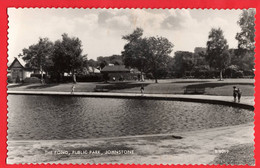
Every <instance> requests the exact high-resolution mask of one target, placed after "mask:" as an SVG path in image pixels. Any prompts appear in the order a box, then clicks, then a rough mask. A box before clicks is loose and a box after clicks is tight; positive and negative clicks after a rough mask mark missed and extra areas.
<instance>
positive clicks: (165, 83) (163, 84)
mask: <svg viewBox="0 0 260 168" xmlns="http://www.w3.org/2000/svg"><path fill="white" fill-rule="evenodd" d="M97 85H98V86H100V87H102V88H105V89H107V90H108V91H109V92H121V93H140V87H141V85H144V89H145V93H147V94H149V93H158V94H184V91H185V89H186V88H204V89H205V93H204V94H205V95H217V96H232V94H233V90H232V89H233V86H237V87H239V88H240V89H241V90H242V95H243V96H254V80H253V79H225V80H224V81H218V80H217V79H203V80H202V79H167V80H159V83H154V81H152V80H147V81H145V82H136V81H127V82H109V83H103V82H91V83H77V84H76V85H75V86H76V87H75V92H93V91H94V89H95V88H96V86H97ZM71 87H72V83H65V84H45V85H41V84H22V85H10V86H9V87H8V89H9V90H17V91H26V90H30V91H34V90H37V91H63V92H70V91H71Z"/></svg>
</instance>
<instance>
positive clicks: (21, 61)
mask: <svg viewBox="0 0 260 168" xmlns="http://www.w3.org/2000/svg"><path fill="white" fill-rule="evenodd" d="M16 61H18V62H19V64H20V65H21V66H22V67H23V68H26V67H25V64H26V62H25V61H24V60H23V59H21V58H17V57H15V58H14V60H13V62H12V63H11V65H10V66H9V68H12V66H13V65H14V64H15V62H16Z"/></svg>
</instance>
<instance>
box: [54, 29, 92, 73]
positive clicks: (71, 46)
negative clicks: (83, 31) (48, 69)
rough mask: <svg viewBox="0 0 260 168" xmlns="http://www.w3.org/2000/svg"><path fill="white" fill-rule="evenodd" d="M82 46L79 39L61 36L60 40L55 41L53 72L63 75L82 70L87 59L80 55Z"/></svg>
mask: <svg viewBox="0 0 260 168" xmlns="http://www.w3.org/2000/svg"><path fill="white" fill-rule="evenodd" d="M81 47H82V45H81V41H80V40H79V38H76V37H69V36H68V35H67V34H63V35H62V40H57V41H56V42H55V44H54V52H53V58H52V59H53V62H54V67H53V70H54V72H57V73H59V74H63V73H64V72H67V73H72V76H73V75H74V74H75V72H76V71H77V70H80V69H82V68H83V65H84V64H85V62H86V61H87V57H86V56H85V55H84V56H83V55H82V48H81Z"/></svg>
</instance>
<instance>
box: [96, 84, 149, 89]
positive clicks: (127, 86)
mask: <svg viewBox="0 0 260 168" xmlns="http://www.w3.org/2000/svg"><path fill="white" fill-rule="evenodd" d="M142 85H143V86H144V87H146V86H148V85H149V84H148V83H109V84H106V85H99V86H100V87H102V89H108V90H121V89H130V88H135V87H140V88H141V86H142Z"/></svg>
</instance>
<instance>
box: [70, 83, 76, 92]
mask: <svg viewBox="0 0 260 168" xmlns="http://www.w3.org/2000/svg"><path fill="white" fill-rule="evenodd" d="M75 87H76V86H75V84H73V85H72V87H71V94H73V93H74V90H75Z"/></svg>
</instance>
